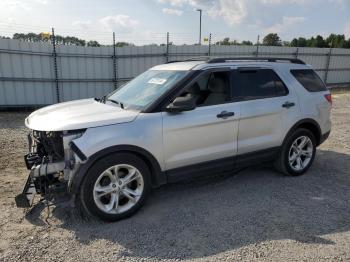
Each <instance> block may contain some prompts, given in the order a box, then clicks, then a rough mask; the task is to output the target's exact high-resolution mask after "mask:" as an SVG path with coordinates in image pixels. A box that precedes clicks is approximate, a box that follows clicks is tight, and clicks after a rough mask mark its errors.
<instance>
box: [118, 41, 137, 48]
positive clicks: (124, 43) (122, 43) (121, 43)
mask: <svg viewBox="0 0 350 262" xmlns="http://www.w3.org/2000/svg"><path fill="white" fill-rule="evenodd" d="M115 46H116V47H123V46H134V44H132V43H127V42H117V43H115Z"/></svg>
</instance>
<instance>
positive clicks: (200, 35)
mask: <svg viewBox="0 0 350 262" xmlns="http://www.w3.org/2000/svg"><path fill="white" fill-rule="evenodd" d="M197 11H198V12H199V42H198V43H199V45H201V44H202V9H197Z"/></svg>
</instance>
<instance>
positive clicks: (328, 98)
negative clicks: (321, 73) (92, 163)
mask: <svg viewBox="0 0 350 262" xmlns="http://www.w3.org/2000/svg"><path fill="white" fill-rule="evenodd" d="M324 98H326V100H327V101H328V102H329V103H330V104H331V105H332V95H331V94H327V95H324Z"/></svg>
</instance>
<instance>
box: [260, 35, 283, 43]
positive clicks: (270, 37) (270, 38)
mask: <svg viewBox="0 0 350 262" xmlns="http://www.w3.org/2000/svg"><path fill="white" fill-rule="evenodd" d="M263 45H267V46H281V45H282V40H281V38H280V37H279V36H278V34H274V33H270V34H268V35H266V36H265V37H264V39H263Z"/></svg>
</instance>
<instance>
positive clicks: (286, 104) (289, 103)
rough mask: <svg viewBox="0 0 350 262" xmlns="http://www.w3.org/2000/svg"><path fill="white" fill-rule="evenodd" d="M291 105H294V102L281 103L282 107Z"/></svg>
mask: <svg viewBox="0 0 350 262" xmlns="http://www.w3.org/2000/svg"><path fill="white" fill-rule="evenodd" d="M292 106H295V103H293V102H288V101H287V102H285V103H284V104H283V105H282V107H284V108H287V109H288V108H290V107H292Z"/></svg>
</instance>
